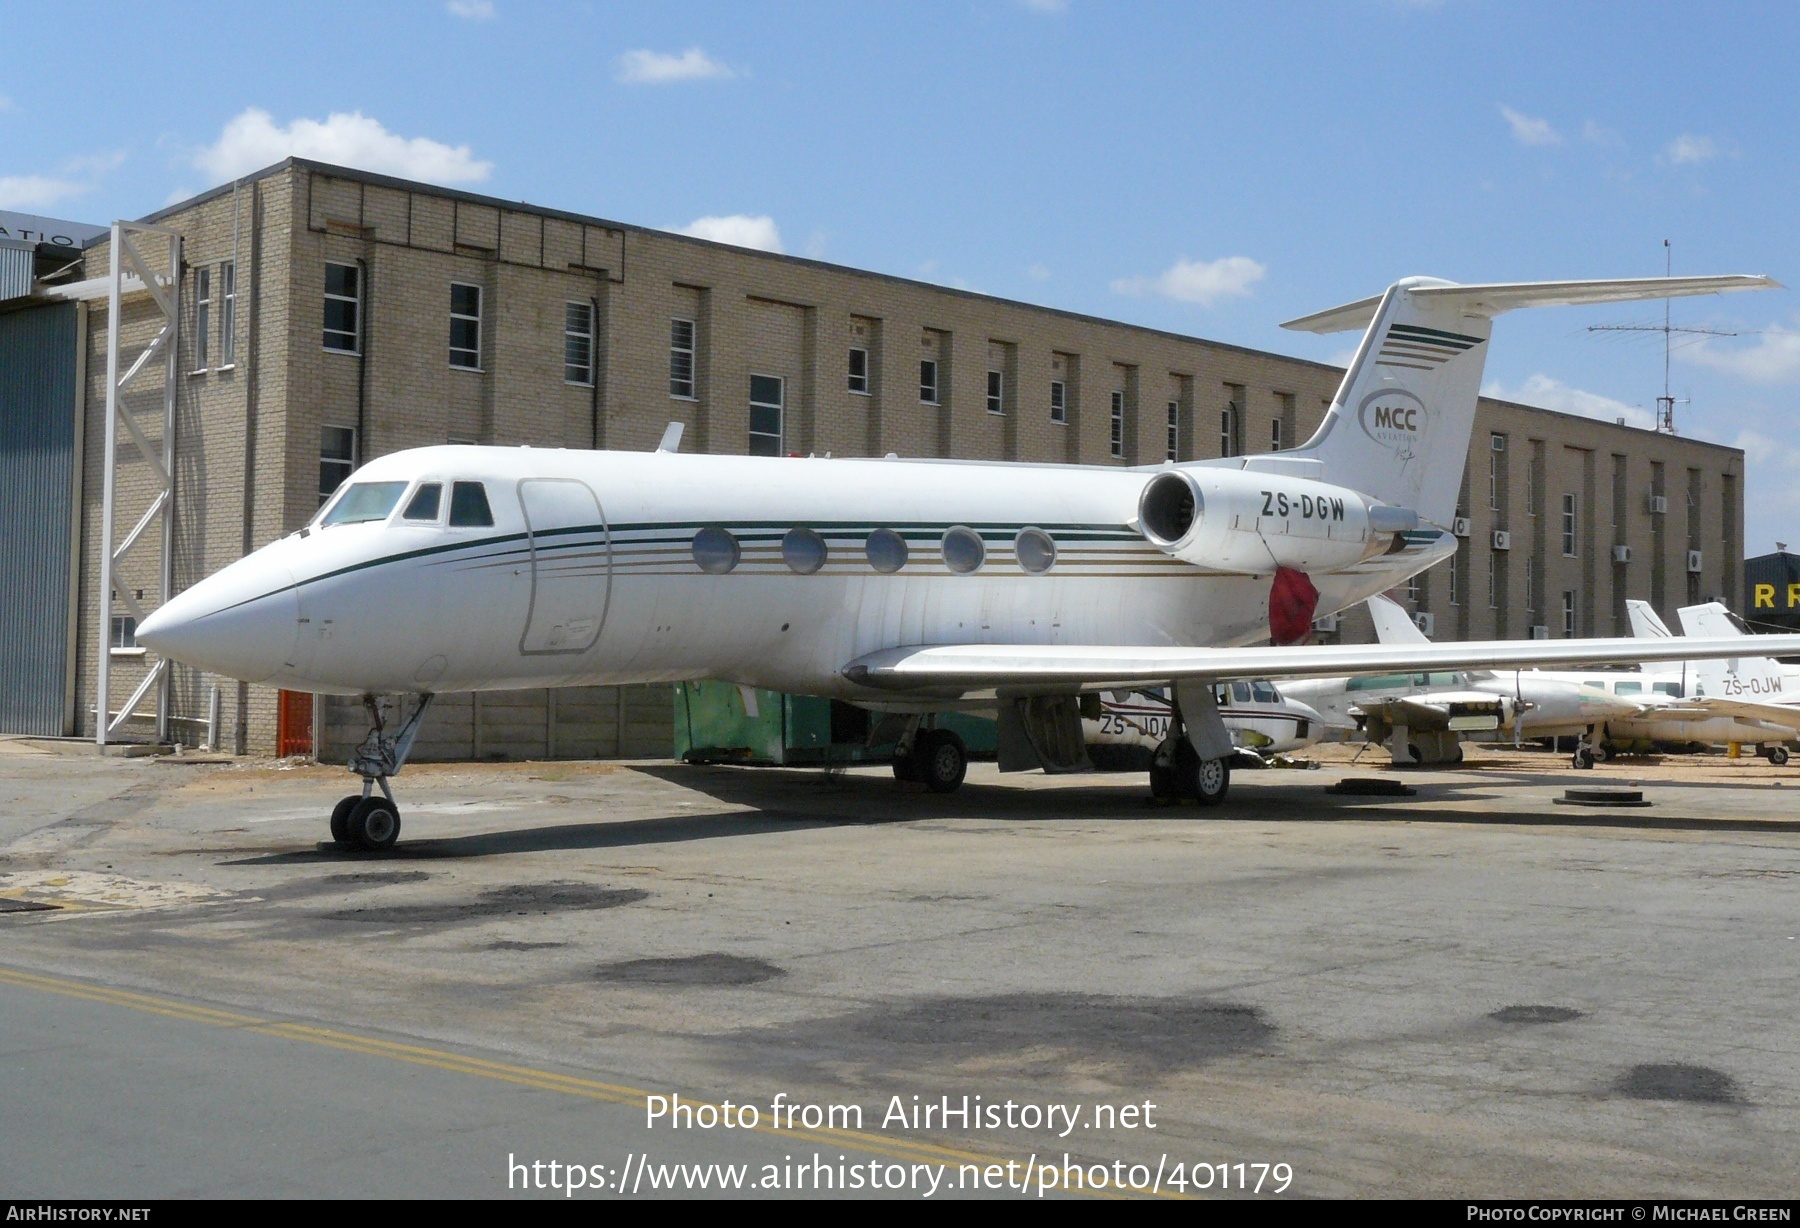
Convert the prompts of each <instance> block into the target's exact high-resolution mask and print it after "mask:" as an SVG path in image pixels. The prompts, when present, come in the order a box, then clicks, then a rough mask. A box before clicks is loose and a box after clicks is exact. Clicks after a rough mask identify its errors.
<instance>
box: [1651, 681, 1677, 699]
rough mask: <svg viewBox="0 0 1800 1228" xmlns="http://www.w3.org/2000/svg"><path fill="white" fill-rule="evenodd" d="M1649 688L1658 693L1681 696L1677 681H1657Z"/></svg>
mask: <svg viewBox="0 0 1800 1228" xmlns="http://www.w3.org/2000/svg"><path fill="white" fill-rule="evenodd" d="M1651 689H1652V690H1654V691H1655V692H1656V693H1657V694H1658V695H1673V696H1674V697H1675V698H1676V699H1680V698H1681V684H1680V683H1679V682H1659V683H1657V684H1656V685H1655V686H1654V687H1652V688H1651Z"/></svg>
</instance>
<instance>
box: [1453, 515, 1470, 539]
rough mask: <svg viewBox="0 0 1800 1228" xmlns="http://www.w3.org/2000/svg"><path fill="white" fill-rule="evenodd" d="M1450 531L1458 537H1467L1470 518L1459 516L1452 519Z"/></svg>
mask: <svg viewBox="0 0 1800 1228" xmlns="http://www.w3.org/2000/svg"><path fill="white" fill-rule="evenodd" d="M1450 532H1451V533H1453V534H1455V535H1456V536H1457V537H1467V536H1468V535H1469V518H1468V517H1467V516H1458V517H1457V518H1456V519H1455V520H1452V521H1451V522H1450Z"/></svg>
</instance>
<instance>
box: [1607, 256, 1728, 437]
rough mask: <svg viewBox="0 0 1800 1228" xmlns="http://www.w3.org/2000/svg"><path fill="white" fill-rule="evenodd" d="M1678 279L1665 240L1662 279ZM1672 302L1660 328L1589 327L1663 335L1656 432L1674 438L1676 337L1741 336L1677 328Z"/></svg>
mask: <svg viewBox="0 0 1800 1228" xmlns="http://www.w3.org/2000/svg"><path fill="white" fill-rule="evenodd" d="M1674 275H1675V250H1674V248H1673V247H1671V246H1670V244H1669V241H1668V240H1667V239H1664V240H1663V276H1664V277H1673V276H1674ZM1669 301H1670V300H1668V299H1666V298H1665V299H1664V300H1663V322H1662V327H1661V328H1658V327H1656V325H1654V324H1590V325H1588V331H1589V332H1590V333H1661V334H1662V335H1663V392H1662V395H1661V396H1659V397H1657V398H1656V429H1657V430H1658V431H1660V432H1661V433H1662V434H1664V435H1673V434H1675V398H1674V396H1672V395H1671V394H1670V392H1669V355H1670V353H1671V352H1672V351H1673V350H1674V344H1673V342H1674V335H1675V334H1676V333H1691V334H1693V335H1694V336H1698V337H1735V336H1737V335H1738V334H1736V333H1733V332H1726V331H1725V330H1723V329H1717V328H1676V327H1674V325H1673V324H1672V323H1671V321H1670V314H1669Z"/></svg>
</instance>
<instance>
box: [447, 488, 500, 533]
mask: <svg viewBox="0 0 1800 1228" xmlns="http://www.w3.org/2000/svg"><path fill="white" fill-rule="evenodd" d="M493 523H494V513H493V510H492V509H491V508H489V507H488V501H487V487H485V486H483V485H482V484H481V483H480V482H454V483H452V484H451V486H450V524H451V526H452V527H454V528H477V527H480V528H486V527H488V526H491V525H492V524H493Z"/></svg>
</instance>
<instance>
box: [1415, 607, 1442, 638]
mask: <svg viewBox="0 0 1800 1228" xmlns="http://www.w3.org/2000/svg"><path fill="white" fill-rule="evenodd" d="M1413 626H1415V627H1417V628H1418V629H1419V630H1420V631H1421V632H1423V633H1424V634H1426V635H1435V634H1437V618H1436V616H1435V615H1433V614H1430V613H1428V612H1426V611H1425V610H1420V611H1419V612H1418V613H1417V614H1414V615H1413Z"/></svg>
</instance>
